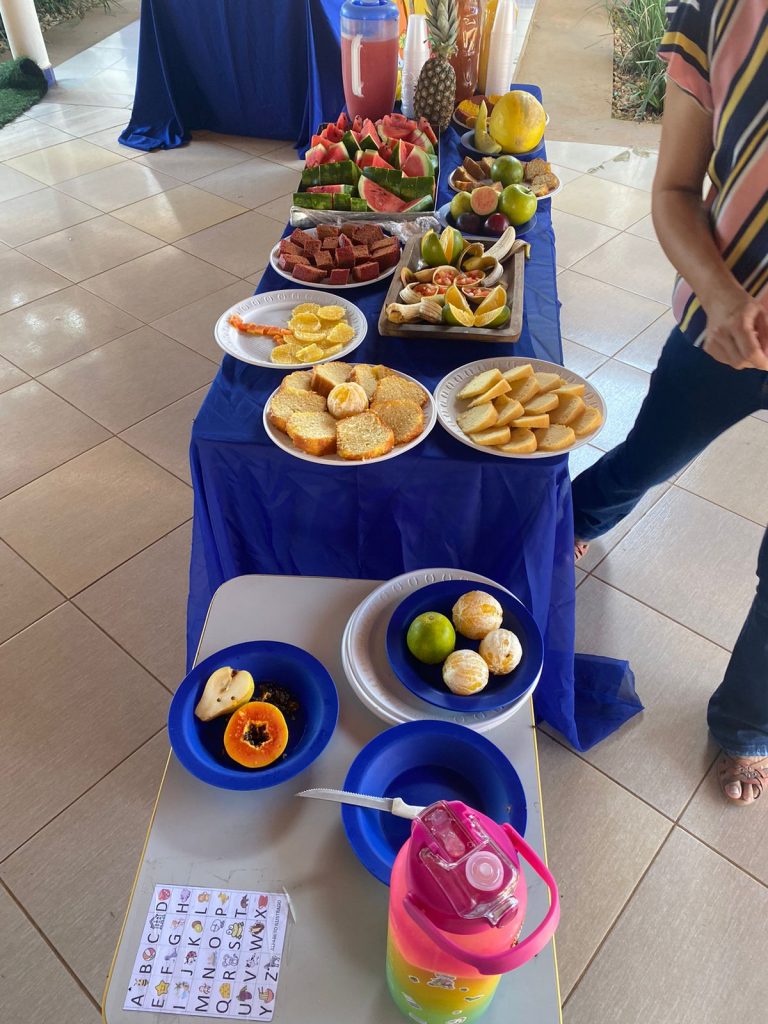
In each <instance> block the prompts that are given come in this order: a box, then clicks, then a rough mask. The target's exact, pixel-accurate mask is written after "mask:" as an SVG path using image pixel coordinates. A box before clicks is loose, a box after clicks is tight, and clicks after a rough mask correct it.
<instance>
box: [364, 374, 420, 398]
mask: <svg viewBox="0 0 768 1024" xmlns="http://www.w3.org/2000/svg"><path fill="white" fill-rule="evenodd" d="M403 398H405V399H408V400H409V401H411V402H416V403H417V405H426V404H427V398H428V395H427V392H426V391H425V389H424V388H423V387H422V386H421V384H417V383H416V381H415V380H406V379H405V378H404V377H382V378H381V380H380V381H379V383H378V384H377V385H376V391H375V393H374V396H373V400H374V402H388V401H390V400H391V399H403Z"/></svg>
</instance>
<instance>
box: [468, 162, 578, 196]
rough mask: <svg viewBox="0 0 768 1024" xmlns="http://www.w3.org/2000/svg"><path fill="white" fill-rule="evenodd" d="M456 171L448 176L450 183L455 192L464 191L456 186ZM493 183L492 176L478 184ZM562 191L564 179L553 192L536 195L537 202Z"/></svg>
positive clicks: (522, 183)
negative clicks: (454, 180)
mask: <svg viewBox="0 0 768 1024" xmlns="http://www.w3.org/2000/svg"><path fill="white" fill-rule="evenodd" d="M455 173H456V168H454V170H453V171H451V174H450V177H449V178H448V184H449V185H450V187H451V190H452V191H453V192H463V191H464V189H462V188H456V186H455V185H454V183H453V176H454V174H455ZM558 181H560V179H559V178H558ZM492 184H493V182H492V181H491V179H490V178H486V179H485V181H479V182H478V186H479V185H492ZM520 184H521V185H524V184H525V182H520ZM562 191H563V183H562V181H560V184H559V185H558V186H557V188H553V189H552V191H551V192H547V194H546V195H545V196H536V202H537V203H543V202H544V200H545V199H551V198H552V197H553V196H556V195H557V194H558V193H559V192H562Z"/></svg>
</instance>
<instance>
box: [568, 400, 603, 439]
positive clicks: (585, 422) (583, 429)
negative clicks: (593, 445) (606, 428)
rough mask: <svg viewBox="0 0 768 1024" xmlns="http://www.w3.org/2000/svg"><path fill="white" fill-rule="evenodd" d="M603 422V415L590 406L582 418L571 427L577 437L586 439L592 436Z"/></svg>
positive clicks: (571, 424) (578, 418)
mask: <svg viewBox="0 0 768 1024" xmlns="http://www.w3.org/2000/svg"><path fill="white" fill-rule="evenodd" d="M602 422H603V414H602V413H601V412H600V410H599V409H596V408H595V406H594V405H588V406H587V407H586V409H585V410H584V412H583V413H582V414H581V416H579V417H577V418H576V419H575V420H573V421H572V422H571V423H570V424H569V426H570V427H571V428H572V429H573V432H574V434H575V435H576V437H586V436H587V434H592V433H593V432H594V431H595V430H597V428H598V427H599V426H601V424H602Z"/></svg>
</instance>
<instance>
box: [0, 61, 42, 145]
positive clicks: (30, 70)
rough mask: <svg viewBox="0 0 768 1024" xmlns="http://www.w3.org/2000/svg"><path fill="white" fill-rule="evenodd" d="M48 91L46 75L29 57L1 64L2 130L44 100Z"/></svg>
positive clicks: (0, 104)
mask: <svg viewBox="0 0 768 1024" xmlns="http://www.w3.org/2000/svg"><path fill="white" fill-rule="evenodd" d="M47 91H48V84H47V83H46V81H45V75H44V74H43V72H42V71H41V70H40V68H39V67H38V66H37V64H35V62H34V61H31V60H29V59H28V58H27V57H18V58H17V59H16V60H6V61H3V63H2V64H0V128H2V127H3V126H4V125H6V124H9V123H10V122H11V121H13V120H14V119H15V118H17V117H18V116H19V114H23V113H24V111H25V110H29V108H30V107H31V106H32V105H33V104H35V103H37V101H38V100H40V99H42V98H43V96H45V94H46V92H47Z"/></svg>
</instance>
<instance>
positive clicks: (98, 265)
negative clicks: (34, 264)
mask: <svg viewBox="0 0 768 1024" xmlns="http://www.w3.org/2000/svg"><path fill="white" fill-rule="evenodd" d="M162 244H163V243H162V242H161V241H159V239H157V238H154V237H153V236H152V235H148V234H146V233H145V232H143V231H138V230H137V229H136V228H134V227H131V225H130V224H123V223H122V221H119V220H116V219H115V218H114V217H110V216H109V215H108V214H105V215H103V216H101V217H94V219H93V220H89V221H85V223H83V224H75V225H74V227H71V228H66V229H65V230H64V231H56V232H55V233H54V234H52V235H47V236H46V237H45V238H38V239H37V241H35V242H29V243H28V244H27V245H24V246H21V248H20V252H23V253H25V254H26V255H27V256H31V257H32V258H33V259H35V260H37V261H38V263H42V264H43V265H44V266H46V267H49V268H50V269H51V270H55V271H56V272H57V273H60V274H63V275H64V277H66V278H68V279H69V280H70V281H71V282H74V283H75V284H77V283H79V282H81V281H84V280H85V279H86V278H88V277H93V275H94V274H101V273H103V272H104V271H105V270H111V269H112V268H113V267H117V266H118V265H119V264H121V263H127V262H128V261H129V260H133V259H135V258H136V257H137V256H142V255H143V254H144V253H147V252H151V251H152V250H153V249H158V248H159V247H160V246H161V245H162Z"/></svg>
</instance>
